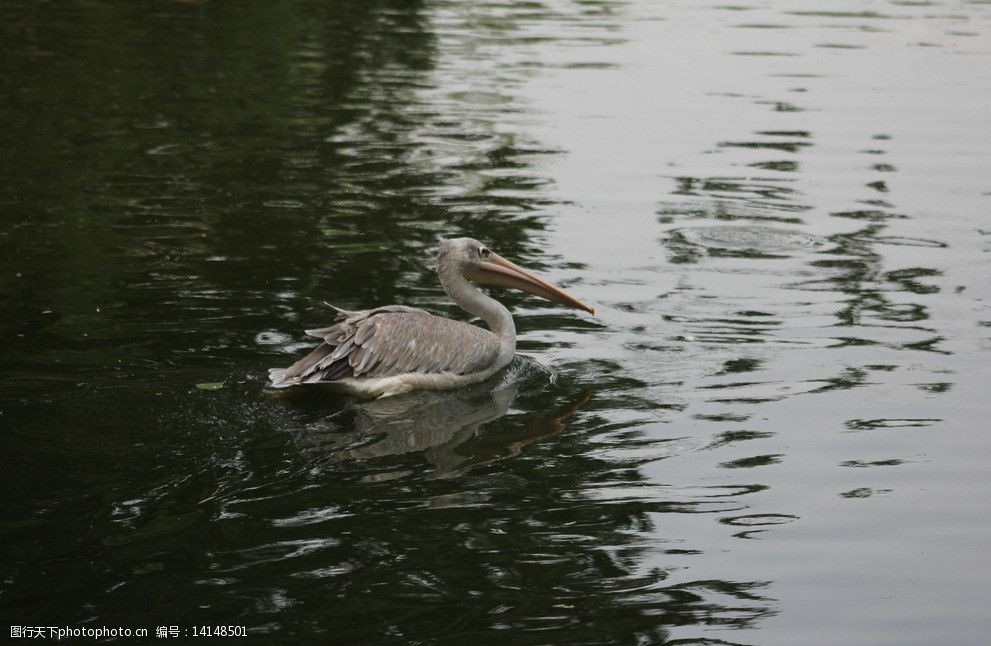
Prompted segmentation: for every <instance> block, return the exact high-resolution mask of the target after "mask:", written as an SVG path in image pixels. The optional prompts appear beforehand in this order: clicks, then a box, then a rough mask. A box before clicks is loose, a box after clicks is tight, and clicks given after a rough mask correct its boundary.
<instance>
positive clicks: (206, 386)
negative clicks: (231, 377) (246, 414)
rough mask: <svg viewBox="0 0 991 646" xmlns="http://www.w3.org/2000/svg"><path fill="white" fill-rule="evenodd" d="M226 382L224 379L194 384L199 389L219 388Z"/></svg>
mask: <svg viewBox="0 0 991 646" xmlns="http://www.w3.org/2000/svg"><path fill="white" fill-rule="evenodd" d="M226 383H227V382H226V381H208V382H206V383H202V384H196V387H197V388H199V389H200V390H220V389H221V388H223V387H224V384H226Z"/></svg>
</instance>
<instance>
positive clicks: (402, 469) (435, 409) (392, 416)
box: [300, 358, 592, 481]
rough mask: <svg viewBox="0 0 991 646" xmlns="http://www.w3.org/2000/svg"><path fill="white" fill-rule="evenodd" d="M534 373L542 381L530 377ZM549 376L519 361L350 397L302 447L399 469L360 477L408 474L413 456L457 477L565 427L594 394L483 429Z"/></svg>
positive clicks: (314, 426) (311, 428)
mask: <svg viewBox="0 0 991 646" xmlns="http://www.w3.org/2000/svg"><path fill="white" fill-rule="evenodd" d="M535 372H540V373H541V376H543V377H544V379H539V380H538V379H535V375H534V374H533V373H535ZM546 377H547V375H546V373H544V372H543V369H542V368H539V367H537V366H536V364H533V363H531V362H529V361H527V360H525V359H519V358H518V359H517V360H516V361H514V362H513V364H512V365H511V366H510V367H509V368H508V369H507V370H506V371H504V373H503V374H501V375H496V376H495V377H494V378H492V379H489V380H487V381H485V382H483V383H481V384H477V385H475V386H470V387H468V388H462V389H460V390H455V391H431V392H417V393H410V394H406V395H400V396H396V397H388V398H384V399H377V400H371V401H353V402H350V403H348V404H346V405H345V407H344V408H343V409H342V410H340V411H338V412H337V413H335V414H333V415H332V416H330V417H328V418H324V419H322V420H320V421H318V422H314V423H311V424H308V425H307V426H306V427H305V430H304V432H303V433H302V435H301V436H300V443H301V444H302V445H303V447H301V448H305V449H307V450H309V451H313V452H318V453H319V454H320V456H321V458H320V461H321V462H323V461H330V462H334V463H344V462H349V463H361V464H365V465H366V466H371V465H370V464H369V463H379V462H381V461H385V462H387V463H388V465H389V466H390V467H398V468H389V469H387V470H385V471H380V470H378V469H375V471H374V472H373V473H366V474H365V475H364V476H363V478H362V479H363V480H365V481H384V480H390V479H396V478H401V477H405V476H408V475H412V474H414V473H416V472H418V471H420V470H421V468H422V465H420V466H416V465H414V464H413V463H412V461H411V460H410V458H416V457H417V456H422V457H424V458H426V460H427V461H428V462H429V463H430V464H431V465H433V468H432V470H431V471H430V477H434V478H438V477H448V476H452V475H456V474H458V473H461V472H463V471H464V470H465V469H466V468H468V467H469V466H476V465H479V464H485V463H488V462H492V461H495V460H499V459H501V458H504V457H509V456H512V455H517V454H519V453H520V452H521V451H522V450H523V449H524V448H525V447H526V446H527V445H529V444H531V443H533V442H536V441H538V440H540V439H542V438H545V437H549V436H552V435H556V434H559V433H561V432H562V431H564V430H565V428H566V420H567V419H568V418H570V417H572V416H573V415H574V414H575V413H576V412H577V411H578V410H579V408H580V407H581V406H582V405H583V404H584V403H585V402H587V401H588V400H589V399H590V398H591V395H592V393H591V391H581V392H579V393H577V394H573V395H572V396H570V397H568V399H567V400H566V402H565V403H564V404H560V399H558V398H556V399H555V400H554V401H555V407H554V408H553V410H552V411H551V412H549V413H546V414H538V415H535V416H531V417H529V418H525V419H521V420H520V422H521V423H518V424H506V425H503V426H504V427H503V428H501V429H500V430H499V432H498V433H481V432H480V431H481V429H482V427H483V426H485V425H487V424H489V423H491V422H495V421H496V420H499V419H500V418H502V417H504V416H505V415H506V414H507V413H509V412H510V410H511V409H512V406H513V402H515V401H516V399H517V397H519V396H520V394H521V393H524V394H525V393H527V392H532V391H533V390H534V388H535V384H534V383H533V382H534V381H548V380H547V379H546ZM541 385H542V386H545V385H547V384H541ZM397 461H398V462H399V463H401V464H396V463H397Z"/></svg>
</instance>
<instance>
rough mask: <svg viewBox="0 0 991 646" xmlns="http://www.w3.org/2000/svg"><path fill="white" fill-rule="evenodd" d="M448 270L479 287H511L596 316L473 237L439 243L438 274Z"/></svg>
mask: <svg viewBox="0 0 991 646" xmlns="http://www.w3.org/2000/svg"><path fill="white" fill-rule="evenodd" d="M448 271H454V272H456V273H458V274H460V275H461V276H463V277H464V278H467V279H468V280H470V281H472V282H475V283H478V284H480V285H495V286H498V287H512V288H513V289H519V290H522V291H524V292H529V293H530V294H534V295H536V296H539V297H541V298H544V299H547V300H549V301H551V302H552V303H560V304H561V305H567V306H568V307H573V308H575V309H579V310H585V311H586V312H588V313H589V314H595V309H593V308H592V307H590V306H588V305H586V304H585V303H582V302H581V301H580V300H578V299H577V298H575V297H573V296H571V295H570V294H568V293H567V292H565V291H564V290H562V289H560V288H559V287H555V286H554V285H551V284H550V283H548V282H546V281H544V280H541V279H540V278H538V277H537V276H534V275H533V274H532V273H530V272H529V271H527V270H526V269H523V268H522V267H520V266H519V265H516V264H514V263H512V262H510V261H508V260H506V259H505V258H503V257H502V256H500V255H499V254H497V253H495V252H494V251H492V250H491V249H489V248H488V247H487V246H486V245H484V244H482V243H481V242H479V241H478V240H473V239H472V238H449V239H447V240H441V242H440V251H439V252H438V254H437V272H438V273H440V274H443V273H444V272H448Z"/></svg>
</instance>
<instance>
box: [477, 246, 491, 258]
mask: <svg viewBox="0 0 991 646" xmlns="http://www.w3.org/2000/svg"><path fill="white" fill-rule="evenodd" d="M478 255H479V256H481V257H482V258H488V257H489V250H488V249H486V248H485V247H479V248H478Z"/></svg>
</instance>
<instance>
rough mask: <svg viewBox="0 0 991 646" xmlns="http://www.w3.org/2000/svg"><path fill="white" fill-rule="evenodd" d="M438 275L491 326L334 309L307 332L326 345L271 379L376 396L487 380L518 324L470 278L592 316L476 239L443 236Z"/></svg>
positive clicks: (508, 354) (398, 311)
mask: <svg viewBox="0 0 991 646" xmlns="http://www.w3.org/2000/svg"><path fill="white" fill-rule="evenodd" d="M437 276H438V277H439V278H440V284H441V286H442V287H443V288H444V291H445V292H447V295H448V296H450V297H451V299H452V300H453V301H454V302H455V303H457V304H458V305H459V306H461V309H463V310H465V311H466V312H468V313H469V314H474V315H475V316H478V317H480V318H481V319H482V320H483V321H485V324H486V325H488V327H489V329H488V330H485V329H483V328H481V327H478V326H476V325H472V324H470V323H465V322H462V321H454V320H451V319H446V318H442V317H440V316H434V315H433V314H430V313H429V312H425V311H424V310H421V309H417V308H414V307H406V306H403V305H387V306H385V307H377V308H375V309H371V310H360V311H355V312H349V311H346V310H342V309H340V308H337V307H334V308H333V309H334V310H335V311H336V312H337V317H336V320H335V322H334V323H333V324H332V325H330V326H328V327H323V328H319V329H316V330H306V333H307V334H309V335H310V336H314V337H317V338H319V339H322V340H323V343H321V344H320V345H319V346H317V347H316V348H314V350H313V351H312V352H310V353H309V354H308V355H306V356H305V357H303V358H302V359H300V360H299V361H297V362H296V363H294V364H293V365H291V366H289V367H288V368H273V369H271V370H269V379H270V380H271V385H272V386H273V387H275V388H286V387H289V386H296V385H300V384H315V383H320V384H329V385H331V386H333V388H334V389H335V390H338V391H341V392H345V393H349V394H354V395H358V396H360V397H367V398H375V397H389V396H392V395H398V394H401V393H405V392H409V391H411V390H418V389H425V390H447V389H452V388H461V387H463V386H467V385H469V384H474V383H478V382H480V381H484V380H485V379H488V378H489V377H490V376H492V375H493V374H495V373H496V372H497V371H499V370H500V369H502V368H504V367H505V366H506V365H507V364H508V363H509V362H510V361H511V360H512V359H513V355H514V354H516V325H515V324H514V323H513V317H512V315H511V314H510V313H509V310H508V309H506V307H505V306H504V305H503V304H502V303H500V302H499V301H497V300H495V299H494V298H491V297H489V296H487V295H485V294H484V293H482V291H481V290H480V289H478V288H477V287H476V286H475V285H473V284H472V283H473V282H474V283H479V284H481V285H494V286H499V287H513V288H515V289H520V290H523V291H525V292H529V293H531V294H535V295H537V296H540V297H541V298H545V299H547V300H549V301H551V302H554V303H560V304H561V305H567V306H568V307H573V308H575V309H581V310H585V311H586V312H588V313H590V314H595V310H594V309H592V308H591V307H589V306H588V305H585V304H584V303H582V302H581V301H579V300H578V299H576V298H574V297H573V296H570V295H569V294H567V293H565V292H564V291H562V290H561V289H559V288H557V287H555V286H554V285H551V284H549V283H547V282H544V281H543V280H541V279H540V278H537V277H536V276H534V275H533V274H531V273H530V272H528V271H527V270H525V269H523V268H522V267H519V266H518V265H515V264H513V263H511V262H510V261H508V260H506V259H505V258H503V257H502V256H499V255H498V254H496V253H494V252H493V251H491V250H490V249H489V248H488V247H486V246H485V245H483V244H482V243H480V242H478V241H477V240H473V239H471V238H452V239H448V240H442V241H441V243H440V250H439V251H438V253H437ZM331 307H333V306H331Z"/></svg>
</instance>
